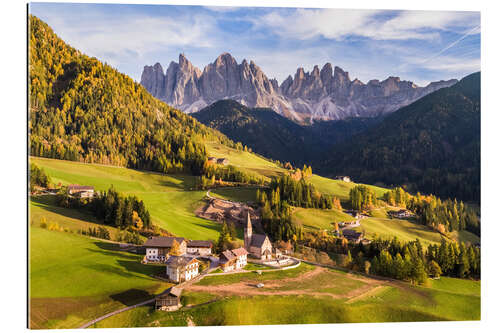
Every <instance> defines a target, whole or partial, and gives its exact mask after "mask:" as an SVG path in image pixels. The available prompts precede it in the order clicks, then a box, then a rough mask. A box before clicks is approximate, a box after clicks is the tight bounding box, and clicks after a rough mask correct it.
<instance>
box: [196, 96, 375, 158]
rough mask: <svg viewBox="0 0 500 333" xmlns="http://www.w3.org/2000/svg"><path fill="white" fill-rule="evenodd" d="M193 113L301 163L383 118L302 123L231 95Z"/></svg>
mask: <svg viewBox="0 0 500 333" xmlns="http://www.w3.org/2000/svg"><path fill="white" fill-rule="evenodd" d="M191 115H192V116H193V117H194V118H196V119H197V120H198V121H200V122H201V123H203V124H205V125H207V126H209V127H211V128H214V129H217V130H219V131H220V132H222V133H224V134H225V135H226V136H228V137H229V138H230V139H231V140H233V141H238V142H241V143H242V144H244V145H246V146H248V147H250V148H252V150H253V151H255V152H257V153H259V154H261V155H264V156H266V157H268V158H272V159H275V160H280V161H283V162H286V161H288V162H292V163H293V164H295V165H297V166H300V167H301V166H302V164H308V165H309V164H310V163H311V161H313V160H315V159H319V158H320V157H321V156H322V153H324V152H325V151H327V150H328V149H329V148H330V147H331V146H332V145H333V144H334V143H337V142H341V141H343V140H345V139H346V138H349V137H351V136H352V135H355V134H357V133H360V132H362V131H364V130H366V129H367V128H369V127H371V126H373V125H374V124H376V123H378V122H379V121H380V119H379V118H352V119H346V120H337V121H319V122H315V123H314V124H312V125H308V126H302V125H299V124H297V123H295V122H294V121H291V120H290V119H288V118H285V117H283V116H281V115H279V114H278V113H276V112H274V111H273V110H271V109H269V108H248V107H246V106H244V105H242V104H240V103H238V102H236V101H233V100H229V99H226V100H220V101H217V102H215V103H213V104H212V105H210V106H207V107H206V108H204V109H202V110H200V111H198V112H195V113H191Z"/></svg>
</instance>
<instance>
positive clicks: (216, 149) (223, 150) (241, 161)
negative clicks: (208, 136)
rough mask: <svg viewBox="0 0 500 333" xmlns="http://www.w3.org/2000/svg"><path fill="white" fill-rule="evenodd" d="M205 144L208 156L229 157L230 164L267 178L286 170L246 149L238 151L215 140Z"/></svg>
mask: <svg viewBox="0 0 500 333" xmlns="http://www.w3.org/2000/svg"><path fill="white" fill-rule="evenodd" d="M205 146H206V148H207V154H208V156H214V157H217V158H222V157H225V158H227V159H229V164H230V165H234V166H235V167H238V168H240V169H242V170H245V171H247V172H249V173H253V174H257V175H261V176H264V177H267V179H270V177H272V176H277V175H279V174H281V173H283V172H285V169H283V168H280V167H279V166H277V165H276V164H274V163H273V162H271V161H269V160H267V159H265V158H263V157H261V156H258V155H256V154H252V153H249V152H246V151H238V150H236V149H234V148H230V147H227V146H225V145H222V144H219V143H215V142H208V143H206V144H205Z"/></svg>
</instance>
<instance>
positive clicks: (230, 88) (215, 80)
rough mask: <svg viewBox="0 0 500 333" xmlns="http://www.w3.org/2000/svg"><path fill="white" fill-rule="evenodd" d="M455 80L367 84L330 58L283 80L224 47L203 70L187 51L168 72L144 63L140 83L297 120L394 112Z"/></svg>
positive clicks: (184, 97) (182, 98)
mask: <svg viewBox="0 0 500 333" xmlns="http://www.w3.org/2000/svg"><path fill="white" fill-rule="evenodd" d="M456 82H457V81H456V80H449V81H439V82H433V83H431V84H429V85H428V86H426V87H418V86H417V85H415V84H414V83H413V82H410V81H402V80H401V79H400V78H399V77H397V76H390V77H388V78H387V79H385V80H383V81H379V80H370V81H368V83H367V84H364V83H363V82H361V81H360V80H358V79H355V80H354V81H351V79H350V77H349V72H347V71H344V70H343V69H342V68H340V67H338V66H335V67H333V68H332V64H331V63H326V64H325V65H323V67H322V68H321V70H320V67H319V66H318V65H315V66H314V67H313V69H312V71H311V72H305V70H304V68H303V67H299V68H297V70H296V72H295V74H294V76H293V77H292V76H291V75H289V76H288V77H287V78H286V79H285V80H284V81H283V82H282V83H281V85H279V84H278V81H277V80H276V79H269V78H268V77H267V76H266V75H265V73H264V72H263V71H262V70H261V69H260V68H259V67H258V66H257V65H256V64H255V62H254V61H253V60H250V63H249V62H248V61H247V60H246V59H244V60H243V61H242V62H241V64H238V63H237V61H236V59H235V58H234V57H233V56H232V55H231V54H230V53H227V52H225V53H222V54H221V55H219V56H218V57H217V58H216V59H215V61H214V62H213V63H210V64H208V65H207V66H205V68H204V69H203V72H202V71H200V70H199V69H198V68H196V67H195V66H193V65H192V64H191V62H189V60H188V59H187V58H186V56H185V55H184V54H180V55H179V62H178V63H176V62H173V61H172V62H171V63H170V64H169V66H168V68H167V71H166V73H164V72H163V68H162V66H161V65H160V64H159V63H156V64H155V65H154V66H144V70H143V73H142V75H141V84H142V85H143V86H144V87H145V88H146V89H147V90H148V91H149V92H150V93H152V94H153V95H154V96H155V97H157V98H160V99H162V100H164V101H165V102H167V103H169V104H172V105H173V106H174V107H178V108H180V109H182V110H184V111H185V112H188V113H189V112H194V111H197V110H200V109H201V108H203V107H205V106H207V105H208V104H210V103H213V102H215V101H217V100H220V99H228V98H229V99H234V100H236V101H238V102H240V103H241V104H244V105H247V106H249V107H255V106H258V107H270V108H272V109H273V110H275V111H276V112H278V113H279V114H282V115H284V116H286V117H289V118H290V119H292V120H295V121H299V122H301V121H303V119H321V120H333V119H343V118H347V117H370V116H376V115H380V114H385V113H389V112H392V111H395V110H397V109H398V108H400V107H402V106H405V105H407V104H410V103H411V102H413V101H415V100H417V99H418V98H420V97H423V96H424V95H426V94H428V93H431V92H433V91H435V90H437V89H440V88H443V87H447V86H450V85H452V84H454V83H456Z"/></svg>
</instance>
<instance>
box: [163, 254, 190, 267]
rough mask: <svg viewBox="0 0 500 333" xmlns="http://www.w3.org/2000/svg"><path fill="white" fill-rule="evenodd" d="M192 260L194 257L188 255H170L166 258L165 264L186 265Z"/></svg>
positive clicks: (173, 265)
mask: <svg viewBox="0 0 500 333" xmlns="http://www.w3.org/2000/svg"><path fill="white" fill-rule="evenodd" d="M193 260H196V259H194V258H190V257H184V256H170V257H169V258H168V259H167V261H166V264H167V266H172V267H179V266H187V265H189V264H190V263H191V262H192V261H193Z"/></svg>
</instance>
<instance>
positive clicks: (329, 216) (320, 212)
mask: <svg viewBox="0 0 500 333" xmlns="http://www.w3.org/2000/svg"><path fill="white" fill-rule="evenodd" d="M352 220H353V217H352V216H351V215H349V214H346V213H343V212H341V211H338V210H336V209H331V210H324V209H314V208H300V207H297V208H294V210H293V215H292V221H293V222H294V223H296V224H299V225H302V226H304V227H305V228H306V229H315V230H318V229H319V230H324V229H326V230H332V228H333V226H332V222H342V221H352Z"/></svg>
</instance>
